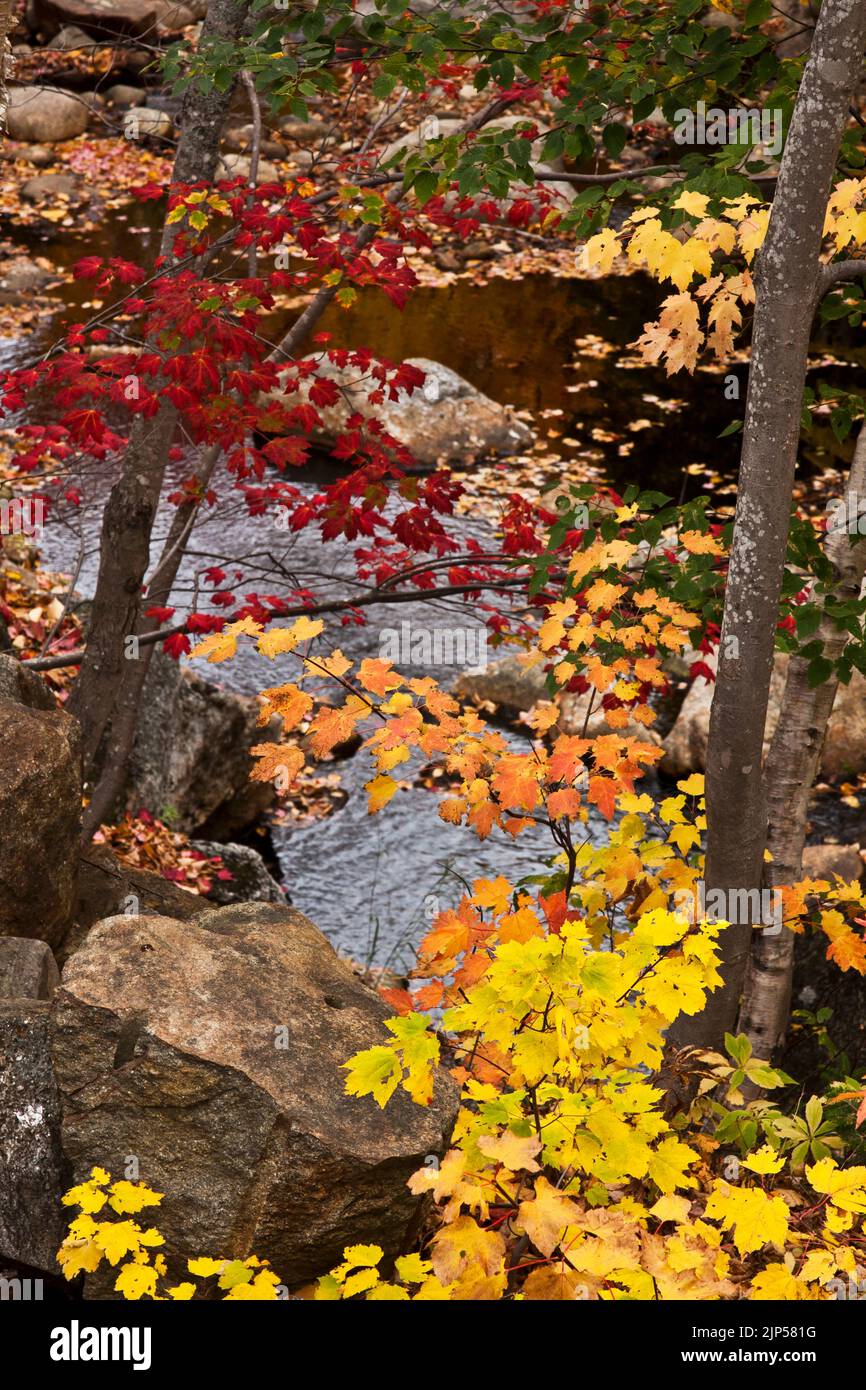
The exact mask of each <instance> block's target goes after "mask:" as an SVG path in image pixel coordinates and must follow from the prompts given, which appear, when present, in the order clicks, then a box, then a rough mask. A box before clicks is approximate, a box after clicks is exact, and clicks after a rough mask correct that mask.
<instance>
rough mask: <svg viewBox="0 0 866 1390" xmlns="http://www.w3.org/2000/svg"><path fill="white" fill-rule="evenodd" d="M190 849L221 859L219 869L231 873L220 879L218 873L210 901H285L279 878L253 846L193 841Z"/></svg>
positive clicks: (208, 856) (224, 902)
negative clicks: (271, 872)
mask: <svg viewBox="0 0 866 1390" xmlns="http://www.w3.org/2000/svg"><path fill="white" fill-rule="evenodd" d="M189 847H190V849H194V850H198V852H199V854H203V855H204V856H205V858H206V859H217V858H218V859H219V860H220V861H221V862H220V865H219V868H220V869H222V870H224V871H227V872H228V873H229V874H231V878H220V876H219V873H218V872H217V873H215V874H214V875H213V878H212V880H211V890H210V892H209V893H208V895H207V900H206V901H207V902H208V903H209V904H213V903H216V904H217V905H218V906H219V907H227V906H228V905H229V904H230V903H285V902H286V901H287V899H286V895H285V893H284V892H283V890H282V888H281V887H280V885H279V884H278V883H277V880H276V879H275V878H273V877H272V876H271V874H269V873H268V867H267V865H266V863H265V861H264V859H263V858H262V856H261V855H260V854H259V853H258V852H257V851H256V850H254V849H253V848H252V847H251V846H250V845H236V844H232V843H229V844H221V843H220V841H219V840H190V842H189Z"/></svg>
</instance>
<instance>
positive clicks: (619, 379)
mask: <svg viewBox="0 0 866 1390" xmlns="http://www.w3.org/2000/svg"><path fill="white" fill-rule="evenodd" d="M96 240H97V241H98V242H100V243H101V244H95V238H94V236H93V235H92V234H91V235H89V236H88V238H87V243H86V251H87V253H88V254H96V253H101V254H105V255H122V256H127V257H130V258H134V259H136V260H145V261H146V260H148V259H149V257H150V255H151V254H152V253H153V251H154V246H155V243H154V231H153V228H152V226H151V224H150V222H149V214H148V211H147V210H145V209H141V208H133V209H129V210H128V211H125V212H120V213H114V214H109V216H108V219H107V220H106V222H105V223H104V225H103V227H102V229H101V231H100V233H99V235H98V238H97V239H96ZM75 243H76V238H75V237H74V236H69V235H68V234H66V235H62V236H55V235H51V236H49V237H48V238H46V239H44V240H41V241H34V239H33V238H32V235H31V236H30V238H29V240H28V242H27V243H26V244H25V245H23V246H22V250H27V251H28V252H30V253H31V254H32V253H33V252H38V253H40V254H42V255H44V256H47V257H48V258H49V259H50V260H51V261H52V262H53V263H54V264H57V265H58V266H61V267H68V266H69V265H70V264H72V263H74V261H75V260H77V259H78V258H79V257H80V256H81V255H82V254H84V249H85V248H84V247H83V246H82V245H81V244H78V245H76V244H75ZM58 293H59V294H60V296H61V299H60V303H59V307H58V314H57V315H55V316H54V317H53V318H52V319H48V320H44V321H43V323H42V326H41V327H38V328H37V329H36V330H35V332H34V333H33V334H32V335H31V336H29V337H28V338H27V339H25V340H23V341H22V340H20V339H16V340H15V341H11V340H0V367H6V368H8V367H11V366H15V365H21V364H23V363H24V362H27V361H31V360H33V358H34V357H36V356H37V355H38V354H39V353H40V352H43V351H44V350H45V347H46V346H47V344H48V343H49V342H50V341H51V339H52V337H53V336H55V335H56V334H57V333H58V332H59V330H60V327H61V324H62V323H63V321H64V320H66V319H76V318H80V317H82V313H83V312H85V313H86V312H87V311H86V310H85V309H84V306H85V304H86V302H87V300H88V297H89V296H90V295H92V289H91V287H90V286H88V285H83V284H81V283H80V282H79V283H75V282H72V283H64V285H63V287H62V289H61V290H60V291H59V292H58ZM658 297H659V296H658V287H657V286H653V285H651V284H650V283H649V282H647V281H645V280H643V279H642V278H641V277H629V278H626V279H621V280H616V279H614V280H610V279H608V280H605V281H592V280H575V279H557V277H555V276H554V275H551V274H539V275H532V276H528V277H525V278H522V279H506V278H492V279H490V280H489V281H488V282H487V283H485V284H475V283H473V282H472V281H471V280H468V279H460V280H457V281H455V282H453V283H451V284H448V285H445V286H442V287H441V288H421V289H419V290H417V291H416V292H415V294H414V295H413V296H412V297H411V298H410V301H409V304H408V306H407V308H406V310H405V311H404V312H403V313H400V312H399V311H398V310H396V309H395V308H394V307H393V305H391V304H390V303H389V302H388V301H387V300H386V299H385V298H384V297H383V296H381V295H379V294H377V293H375V292H374V293H367V292H363V293H361V294H360V296H359V298H358V301H357V303H356V305H355V306H354V307H353V309H351V310H350V311H349V312H348V313H346V312H339V313H337V312H335V313H333V314H331V315H329V316H328V319H327V321H326V322H325V323H324V324H323V327H324V328H325V329H327V330H328V331H330V332H331V334H332V335H333V340H334V342H335V343H336V344H344V345H350V346H360V345H367V346H370V347H372V348H373V350H374V351H376V352H379V353H380V354H381V355H383V356H385V357H388V358H390V359H392V360H400V359H402V358H404V357H409V356H425V357H431V358H434V359H436V360H438V361H441V362H444V363H445V364H446V365H447V366H449V367H452V368H453V369H455V370H456V371H458V372H460V373H461V374H462V375H463V376H465V377H467V378H468V379H469V380H470V381H471V382H472V383H473V384H474V385H476V386H477V387H479V388H480V389H481V390H482V391H484V392H486V393H487V394H488V395H490V396H491V397H493V398H494V399H496V400H498V401H501V402H503V403H506V402H507V403H510V404H511V405H513V406H515V407H517V408H518V409H520V410H524V411H528V412H532V415H533V419H534V424H535V427H536V429H537V430H538V432H539V434H541V435H542V436H543V435H544V434H545V433H547V434H548V435H549V438H550V443H551V456H552V455H553V453H554V452H559V453H561V454H563V455H565V456H566V457H568V456H575V457H580V458H582V459H585V460H587V461H588V463H589V464H590V465H591V466H592V467H594V468H595V469H597V471H598V472H599V474H601V475H604V476H606V477H607V478H608V479H609V480H610V481H612V482H613V483H615V484H619V485H625V484H626V483H629V482H638V483H640V484H641V485H642V486H644V487H653V488H656V489H659V490H662V491H664V492H666V493H668V494H669V495H671V496H673V497H681V498H684V497H686V496H693V495H695V494H696V493H698V492H700V491H702V490H706V489H711V490H712V491H713V493H714V496H715V497H716V500H717V501H719V502H722V503H724V502H730V500H731V498H730V493H731V492H732V490H733V484H732V481H731V480H732V478H733V476H734V472H735V467H736V460H737V455H738V442H737V440H736V439H731V438H725V439H720V438H719V435H720V433H721V431H722V430H723V429H724V428H725V426H726V425H728V424H729V423H730V421H731V419H732V418H735V417H736V416H737V415H741V414H742V408H743V407H742V402H739V403H738V402H737V401H736V400H733V401H732V400H730V399H728V398H727V397H728V395H729V394H730V391H729V392H728V393H727V394H726V391H725V381H724V378H723V376H722V374H721V373H720V372H718V371H700V372H698V373H697V374H696V376H695V377H694V378H686V377H684V376H681V377H678V378H675V379H674V380H673V381H669V380H667V379H666V378H665V376H664V373H663V372H662V371H660V370H654V369H648V368H645V367H641V366H638V365H637V364H635V362H634V361H633V359H632V357H631V354H630V353H629V352H628V351H627V345H628V344H629V343H630V342H632V341H634V339H635V338H636V337H637V336H638V335H639V334H640V332H641V329H642V326H643V323H644V322H645V320H647V319H649V318H650V317H653V316H654V313H655V311H656V306H657V304H658ZM730 371H731V372H732V373H733V375H735V376H737V377H738V379H739V380H740V382H741V384H742V382H743V380H744V376H743V374H744V371H745V368H744V366H743V365H740V366H734V367H733V368H731V369H730ZM741 394H744V389H743V391H742V393H741ZM6 423H7V424H10V423H15V422H14V421H7V422H6ZM810 447H811V448H812V450H813V455H814V457H812V458H811V459H810V462H811V463H812V465H813V466H814V467H819V468H820V467H821V466H823V465H824V464H825V463H829V462H832V461H833V460H832V452H833V445H832V438H831V440H830V442H829V443H828V441H827V440H826V439H825V438H824V437H823V436H817V437H816V439H815V440H814V441H813V442H812V444H811V446H810ZM329 467H330V465H327V464H320V465H317V466H316V468H312V469H309V470H306V471H305V472H303V473H301V474H299V475H298V477H297V479H296V478H295V477H294V476H293V481H297V482H298V483H299V485H301V486H302V487H304V488H307V489H310V490H314V489H315V488H316V487H317V486H318V485H320V482H321V479H322V477H323V476H325V474H327V470H328V469H329ZM323 469H324V470H325V474H323V472H322V470H323ZM329 476H333V472H331V473H330V474H329ZM555 476H556V470H555V467H554V468H553V473H552V476H551V478H550V482H553V481H555ZM88 485H89V489H90V496H89V497H88V498H87V501H88V506H87V507H86V508H84V509H82V512H81V513H80V514H76V517H75V518H74V519H71V520H67V521H66V522H64V523H63V524H60V525H52V524H49V525H48V527H47V528H46V531H45V535H44V539H43V546H42V549H43V556H44V561H45V564H46V565H47V566H49V567H51V568H54V569H58V570H63V571H68V572H71V571H74V570H75V568H76V565H78V563H79V559H80V561H81V563H80V569H79V575H78V580H77V588H78V590H79V591H80V592H81V593H82V594H83V595H85V596H88V595H89V594H90V593H92V589H93V584H94V579H95V574H96V567H97V563H98V526H99V506H98V504H99V503H100V502H101V501H102V500H103V499H104V496H105V495H106V493H107V489H108V487H109V486H110V476H109V475H108V473H106V474H104V475H103V476H102V477H100V476H99V475H91V476H90V478H89V480H88ZM545 485H549V483H546V484H545ZM170 510H171V509H170V508H169V509H168V510H167V511H166V512H164V513H163V514H161V516H160V518H159V524H158V526H157V532H158V535H157V537H156V542H157V543H158V542H159V540H160V539H161V537H162V535H163V534H164V530H165V526H166V524H167V521H168V519H169V514H170ZM454 530H455V532H456V533H457V534H458V535H460V536H462V537H464V538H467V537H468V536H470V535H474V536H477V537H478V538H479V539H480V540H481V541H482V542H484V541H485V540H488V539H491V538H492V532H491V530H490V527H489V526H488V524H487V522H486V521H484V520H483V518H482V517H480V516H476V517H461V518H459V519H458V520H457V522H456V525H455V527H454ZM205 556H207V557H209V560H210V562H213V563H219V564H221V565H222V566H223V567H224V568H228V567H229V566H231V565H232V563H238V562H240V561H243V568H244V571H245V574H246V575H248V576H249V583H248V584H247V585H246V586H245V588H246V589H247V590H253V589H255V590H258V591H259V592H261V593H268V592H278V591H279V589H280V587H285V586H286V581H285V577H284V576H281V574H280V567H281V566H282V567H283V568H284V569H287V570H289V571H290V572H292V573H296V574H302V575H307V576H309V577H310V578H311V579H312V578H313V576H315V575H316V574H319V575H322V574H324V575H330V576H336V575H339V574H341V573H347V574H348V573H350V571H351V569H352V561H351V555H350V548H349V547H348V546H346V545H345V544H342V543H337V542H331V543H327V544H325V543H323V542H322V541H321V540H320V539H319V537H318V536H317V535H315V534H313V533H312V532H302V533H300V534H299V535H297V536H293V537H291V538H290V539H287V536H286V533H285V532H281V531H279V530H277V529H276V527H274V526H273V525H270V524H269V523H267V522H265V521H263V520H261V519H258V520H251V519H250V518H249V516H248V515H247V512H246V509H245V508H243V507H240V506H232V505H231V504H229V505H227V506H226V505H223V506H221V507H220V510H219V514H218V515H212V516H211V517H207V516H205V518H204V519H203V521H202V523H201V524H200V525H199V526H198V527H197V529H196V531H195V534H194V538H193V543H192V546H191V554H190V555H189V557H188V559H187V562H186V564H185V567H184V570H183V572H182V574H181V575H180V578H179V589H180V592H181V595H182V594H183V592H184V589H185V588H186V589H187V590H188V589H189V586H191V583H192V575H193V571H194V569H196V568H200V567H201V566H202V564H203V563H205V559H204V557H205ZM179 606H180V607H181V608H182V606H183V604H182V598H181V601H180V604H179ZM455 613H456V614H457V616H455ZM402 622H408V623H410V624H413V625H420V626H422V627H425V628H428V629H429V628H434V629H435V628H436V627H445V626H447V627H451V628H453V627H454V626H455V625H456V624H459V626H460V627H462V628H466V629H471V628H475V627H477V626H478V620H477V618H476V617H475V616H474V615H473V613H472V610H471V608H470V607H468V606H467V605H465V604H460V605H459V607H458V608H456V609H455V606H454V605H452V606H450V607H449V606H445V605H440V606H439V607H438V608H436V607H433V608H432V609H431V606H430V605H422V604H420V603H419V604H410V605H406V606H405V607H402V608H400V609H399V610H398V615H397V616H396V617H394V616H389V615H388V614H387V613H385V614H379V615H377V621H376V622H371V623H370V625H368V626H366V627H357V626H346V627H342V628H341V627H339V626H336V627H335V628H334V629H333V630H332V632H331V633H329V634H327V635H328V636H329V638H330V644H331V645H334V644H338V645H340V646H341V647H342V649H343V650H344V651H345V653H346V655H347V656H349V657H352V658H355V659H359V658H360V657H362V656H365V655H366V656H371V655H373V656H375V655H378V654H379V651H380V641H381V638H382V631H383V628H384V627H386V626H389V625H390V626H392V627H394V628H399V626H400V623H402ZM328 649H330V648H328ZM400 664H401V668H402V669H408V670H409V672H410V673H411V674H414V675H420V674H424V673H425V672H424V671H423V670H422V668H420V667H417V666H416V667H413V666H412V664H411V662H409V663H408V665H407V663H403V662H401V663H400ZM458 669H459V668H458V667H456V666H451V667H440V668H438V669H433V670H432V671H431V672H430V674H433V675H434V676H436V678H437V679H438V680H439V681H440V683H442V684H443V685H446V686H447V685H449V684H450V683H451V681H452V680H453V678H454V677H455V676H456V675H457V673H458ZM205 673H206V674H207V676H208V678H218V679H220V680H222V681H223V682H224V683H225V685H226V686H227V687H229V688H231V689H234V690H237V691H241V692H244V693H252V692H255V691H257V690H260V689H262V688H263V687H265V686H267V685H271V684H274V683H277V682H279V680H280V679H284V678H285V676H284V675H282V673H281V671H280V669H279V667H276V668H275V667H274V666H273V665H272V664H271V663H270V662H268V661H266V660H265V659H264V658H262V657H258V656H256V654H255V653H253V652H251V651H250V650H249V649H246V650H245V651H244V652H243V653H241V654H240V655H239V657H238V658H237V659H236V660H234V661H232V662H230V663H227V664H226V665H225V666H220V667H213V668H211V667H209V668H207V670H206V672H205ZM513 737H514V738H515V739H516V740H517V739H519V736H518V735H517V734H514V735H513ZM339 771H340V773H341V777H342V784H343V786H344V788H345V790H346V791H347V792H348V799H347V801H346V804H345V805H344V806H343V807H342V808H340V809H338V810H337V811H335V812H334V813H333V814H332V815H330V816H329V817H327V818H325V819H323V820H321V821H316V822H312V823H309V824H305V825H302V826H300V827H293V826H291V825H290V824H289V823H285V822H284V823H280V824H277V825H276V826H275V827H274V829H273V843H274V847H275V850H276V853H277V855H278V858H279V862H280V867H281V870H282V874H283V879H284V882H285V884H286V887H287V889H288V891H289V893H290V895H291V898H292V901H293V902H294V904H295V906H296V907H298V908H299V909H300V910H301V911H303V912H305V913H307V914H308V915H309V916H310V917H311V918H312V919H313V920H314V921H315V922H316V923H317V925H318V926H319V927H320V928H321V929H322V930H323V931H325V932H326V933H327V934H328V935H329V936H330V938H331V939H332V940H333V942H334V944H335V945H336V946H337V947H338V948H339V949H341V950H342V951H345V952H346V953H348V954H350V955H352V956H353V957H355V958H356V959H360V960H363V961H370V962H374V963H376V964H380V965H389V966H390V967H391V968H393V969H396V970H402V969H404V968H406V967H407V966H408V965H410V964H411V960H412V946H413V944H414V943H416V942H417V940H418V939H419V937H420V936H421V935H422V933H423V930H424V927H425V925H426V924H427V922H429V920H430V918H431V917H432V916H433V915H435V913H436V912H437V911H438V910H440V909H441V908H442V907H445V906H453V905H455V904H456V902H457V900H458V899H459V897H460V896H461V894H462V892H463V891H464V885H465V883H466V882H468V881H471V880H472V879H474V878H477V877H492V876H495V875H497V874H499V873H504V874H505V875H506V876H508V877H510V878H511V879H512V881H513V880H514V879H516V878H518V877H520V876H521V875H523V874H527V873H531V872H533V871H535V870H537V869H538V868H539V867H540V861H541V859H542V857H545V856H547V855H548V854H549V853H550V852H551V850H552V846H551V842H550V841H549V839H548V838H547V837H546V836H544V835H543V834H542V832H540V831H539V832H537V833H533V832H527V833H524V834H523V835H522V836H520V837H519V838H518V839H517V840H516V841H513V840H511V838H510V837H507V836H505V835H503V834H497V833H494V835H493V836H491V838H490V839H489V840H488V841H485V842H478V841H477V840H476V839H475V837H474V835H472V834H471V833H470V832H467V831H465V830H462V829H459V828H455V827H453V826H450V825H446V824H445V823H444V822H442V821H441V820H440V819H439V817H438V815H437V804H438V799H439V798H438V796H437V795H436V793H435V792H433V791H430V790H427V789H425V788H424V787H421V786H411V787H409V788H407V789H406V790H403V791H401V792H400V793H399V794H398V795H397V796H395V797H394V799H393V800H392V801H391V803H390V804H389V806H388V807H387V808H385V810H384V811H383V812H380V813H379V814H378V815H377V816H375V817H370V816H369V815H368V814H367V810H366V800H367V798H366V795H365V793H364V791H363V783H364V781H366V780H367V779H368V778H369V777H370V775H371V771H370V767H369V763H368V761H367V759H366V757H365V756H364V755H363V754H360V755H358V756H356V757H354V758H352V759H349V760H348V761H345V762H343V763H341V764H339ZM154 809H155V808H154ZM597 829H598V827H597V826H595V824H592V825H591V826H590V833H592V834H595V833H596V832H597Z"/></svg>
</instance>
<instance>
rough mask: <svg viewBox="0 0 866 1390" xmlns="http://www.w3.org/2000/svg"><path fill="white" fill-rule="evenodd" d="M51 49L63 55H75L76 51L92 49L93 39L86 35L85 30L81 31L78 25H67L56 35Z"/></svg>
mask: <svg viewBox="0 0 866 1390" xmlns="http://www.w3.org/2000/svg"><path fill="white" fill-rule="evenodd" d="M51 47H52V48H53V49H55V51H57V50H59V51H60V52H61V53H73V52H74V51H75V50H76V49H82V48H87V49H90V48H92V47H93V39H92V38H91V37H90V35H89V34H85V32H84V30H83V29H79V27H78V25H77V24H67V25H66V26H65V28H63V29H59V30H58V31H57V33H56V34H55V35H54V38H53V39H52V40H51Z"/></svg>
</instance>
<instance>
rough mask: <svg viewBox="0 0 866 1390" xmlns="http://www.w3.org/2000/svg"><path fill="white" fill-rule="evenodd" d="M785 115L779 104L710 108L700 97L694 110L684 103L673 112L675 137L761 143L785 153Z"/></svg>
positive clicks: (688, 140)
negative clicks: (764, 107) (764, 108)
mask: <svg viewBox="0 0 866 1390" xmlns="http://www.w3.org/2000/svg"><path fill="white" fill-rule="evenodd" d="M783 139H784V117H783V113H782V111H781V110H780V109H779V108H778V107H776V108H774V109H773V110H769V111H765V110H761V109H759V108H758V107H746V106H734V107H730V108H728V109H727V110H724V109H722V108H721V107H718V106H711V107H710V108H709V110H708V109H707V103H706V102H705V101H699V102H698V104H697V106H696V107H695V109H694V110H693V111H692V110H691V109H689V108H688V107H683V106H681V107H680V108H679V110H678V111H675V112H674V140H675V141H676V143H677V144H678V145H761V146H762V147H763V149H764V150H765V151H766V153H767V154H770V155H774V156H775V155H779V154H781V153H782V141H783Z"/></svg>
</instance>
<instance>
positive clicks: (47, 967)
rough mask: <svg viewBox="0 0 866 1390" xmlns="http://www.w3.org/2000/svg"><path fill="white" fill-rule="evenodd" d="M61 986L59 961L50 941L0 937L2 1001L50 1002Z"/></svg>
mask: <svg viewBox="0 0 866 1390" xmlns="http://www.w3.org/2000/svg"><path fill="white" fill-rule="evenodd" d="M59 983H60V972H59V971H58V969H57V962H56V960H55V959H54V953H53V952H52V950H51V947H50V946H49V945H47V943H46V942H44V941H36V940H34V939H32V938H31V937H27V936H2V937H0V999H50V998H51V996H52V995H53V993H54V991H55V989H56V988H57V986H58V985H59Z"/></svg>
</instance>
